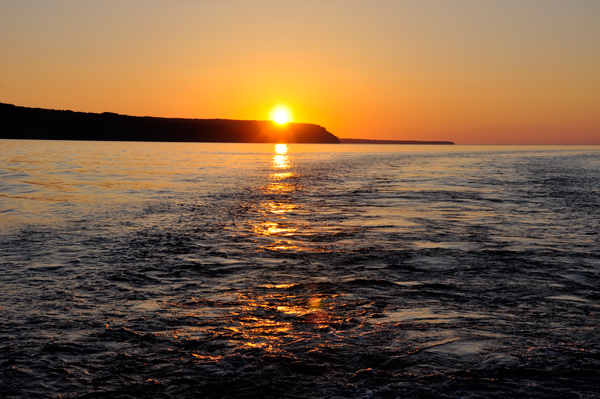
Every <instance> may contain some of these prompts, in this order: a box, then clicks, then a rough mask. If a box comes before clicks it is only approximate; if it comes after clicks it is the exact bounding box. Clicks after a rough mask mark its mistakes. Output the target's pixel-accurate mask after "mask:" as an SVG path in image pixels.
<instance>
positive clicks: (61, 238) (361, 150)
mask: <svg viewBox="0 0 600 399" xmlns="http://www.w3.org/2000/svg"><path fill="white" fill-rule="evenodd" d="M599 233H600V147H516V146H510V147H509V146H507V147H500V146H375V145H297V144H292V145H287V146H285V145H284V146H274V145H272V144H250V145H247V144H209V143H121V142H119V143H116V142H59V141H54V142H53V141H25V140H0V287H1V289H0V365H1V368H0V387H1V389H0V391H1V393H0V397H5V398H33V397H35V398H58V397H61V398H68V397H73V398H105V397H112V398H138V397H144V398H145V397H148V398H150V397H152V398H192V397H193V398H438V397H447V398H515V397H519V398H595V397H600V396H599V395H600V394H599V393H598V392H600V329H599V328H598V327H599V326H600V243H599V241H600V239H599ZM59 395H60V396H59Z"/></svg>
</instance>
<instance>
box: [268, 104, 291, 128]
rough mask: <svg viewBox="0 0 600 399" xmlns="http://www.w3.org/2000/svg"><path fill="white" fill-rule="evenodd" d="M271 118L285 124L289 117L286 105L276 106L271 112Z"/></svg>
mask: <svg viewBox="0 0 600 399" xmlns="http://www.w3.org/2000/svg"><path fill="white" fill-rule="evenodd" d="M271 119H272V120H273V121H275V123H278V124H280V125H285V124H286V123H288V122H289V121H290V120H291V119H292V116H291V113H290V110H289V109H287V108H286V107H277V108H275V109H274V110H273V111H272V112H271Z"/></svg>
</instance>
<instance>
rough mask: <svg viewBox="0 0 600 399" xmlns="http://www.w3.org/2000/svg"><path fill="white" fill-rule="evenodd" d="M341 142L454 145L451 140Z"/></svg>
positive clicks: (353, 141) (343, 142)
mask: <svg viewBox="0 0 600 399" xmlns="http://www.w3.org/2000/svg"><path fill="white" fill-rule="evenodd" d="M339 140H340V143H341V144H437V145H454V143H453V142H452V141H419V140H369V139H339Z"/></svg>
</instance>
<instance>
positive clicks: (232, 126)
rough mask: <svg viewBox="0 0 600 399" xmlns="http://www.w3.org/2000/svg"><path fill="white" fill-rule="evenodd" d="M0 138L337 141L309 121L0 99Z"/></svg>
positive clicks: (263, 141) (249, 141)
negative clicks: (124, 111)
mask: <svg viewBox="0 0 600 399" xmlns="http://www.w3.org/2000/svg"><path fill="white" fill-rule="evenodd" d="M0 138H4V139H37V140H97V141H179V142H221V143H339V140H338V138H337V137H336V136H334V135H333V134H331V133H329V132H328V131H327V130H326V129H325V128H324V127H322V126H319V125H313V124H309V123H288V124H285V125H282V126H280V125H277V124H276V123H274V122H272V121H242V120H228V119H178V118H155V117H148V116H144V117H137V116H127V115H118V114H113V113H108V112H105V113H102V114H94V113H84V112H73V111H57V110H49V109H41V108H25V107H17V106H15V105H11V104H2V103H0Z"/></svg>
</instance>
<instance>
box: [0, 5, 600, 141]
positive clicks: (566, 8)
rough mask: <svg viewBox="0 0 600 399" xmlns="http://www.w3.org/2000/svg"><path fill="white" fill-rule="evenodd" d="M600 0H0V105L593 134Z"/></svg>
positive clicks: (513, 136) (534, 136)
mask: <svg viewBox="0 0 600 399" xmlns="http://www.w3.org/2000/svg"><path fill="white" fill-rule="evenodd" d="M599 21H600V1H598V0H564V1H558V0H498V1H484V0H456V1H447V0H437V1H432V0H419V1H402V0H378V1H366V0H365V1H350V0H343V1H342V0H338V1H330V0H319V1H311V0H303V1H262V0H256V1H236V0H231V1H220V2H216V1H170V2H165V1H158V0H135V1H134V0H129V1H116V0H103V1H79V0H70V1H64V0H54V1H46V0H30V1H3V0H0V102H4V103H11V104H15V105H21V106H27V107H41V108H52V109H71V110H74V111H85V112H104V111H111V112H117V113H122V114H129V115H151V116H164V117H184V118H228V119H269V118H270V114H271V112H272V111H273V109H274V108H275V107H276V106H278V105H279V106H285V107H287V108H289V109H290V110H291V112H292V114H293V118H294V121H296V122H310V123H316V124H319V125H322V126H324V127H326V128H327V129H328V130H329V131H330V132H332V133H333V134H335V135H337V136H339V137H344V138H370V139H391V140H394V139H397V140H451V141H454V142H456V143H457V144H600V22H599Z"/></svg>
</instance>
